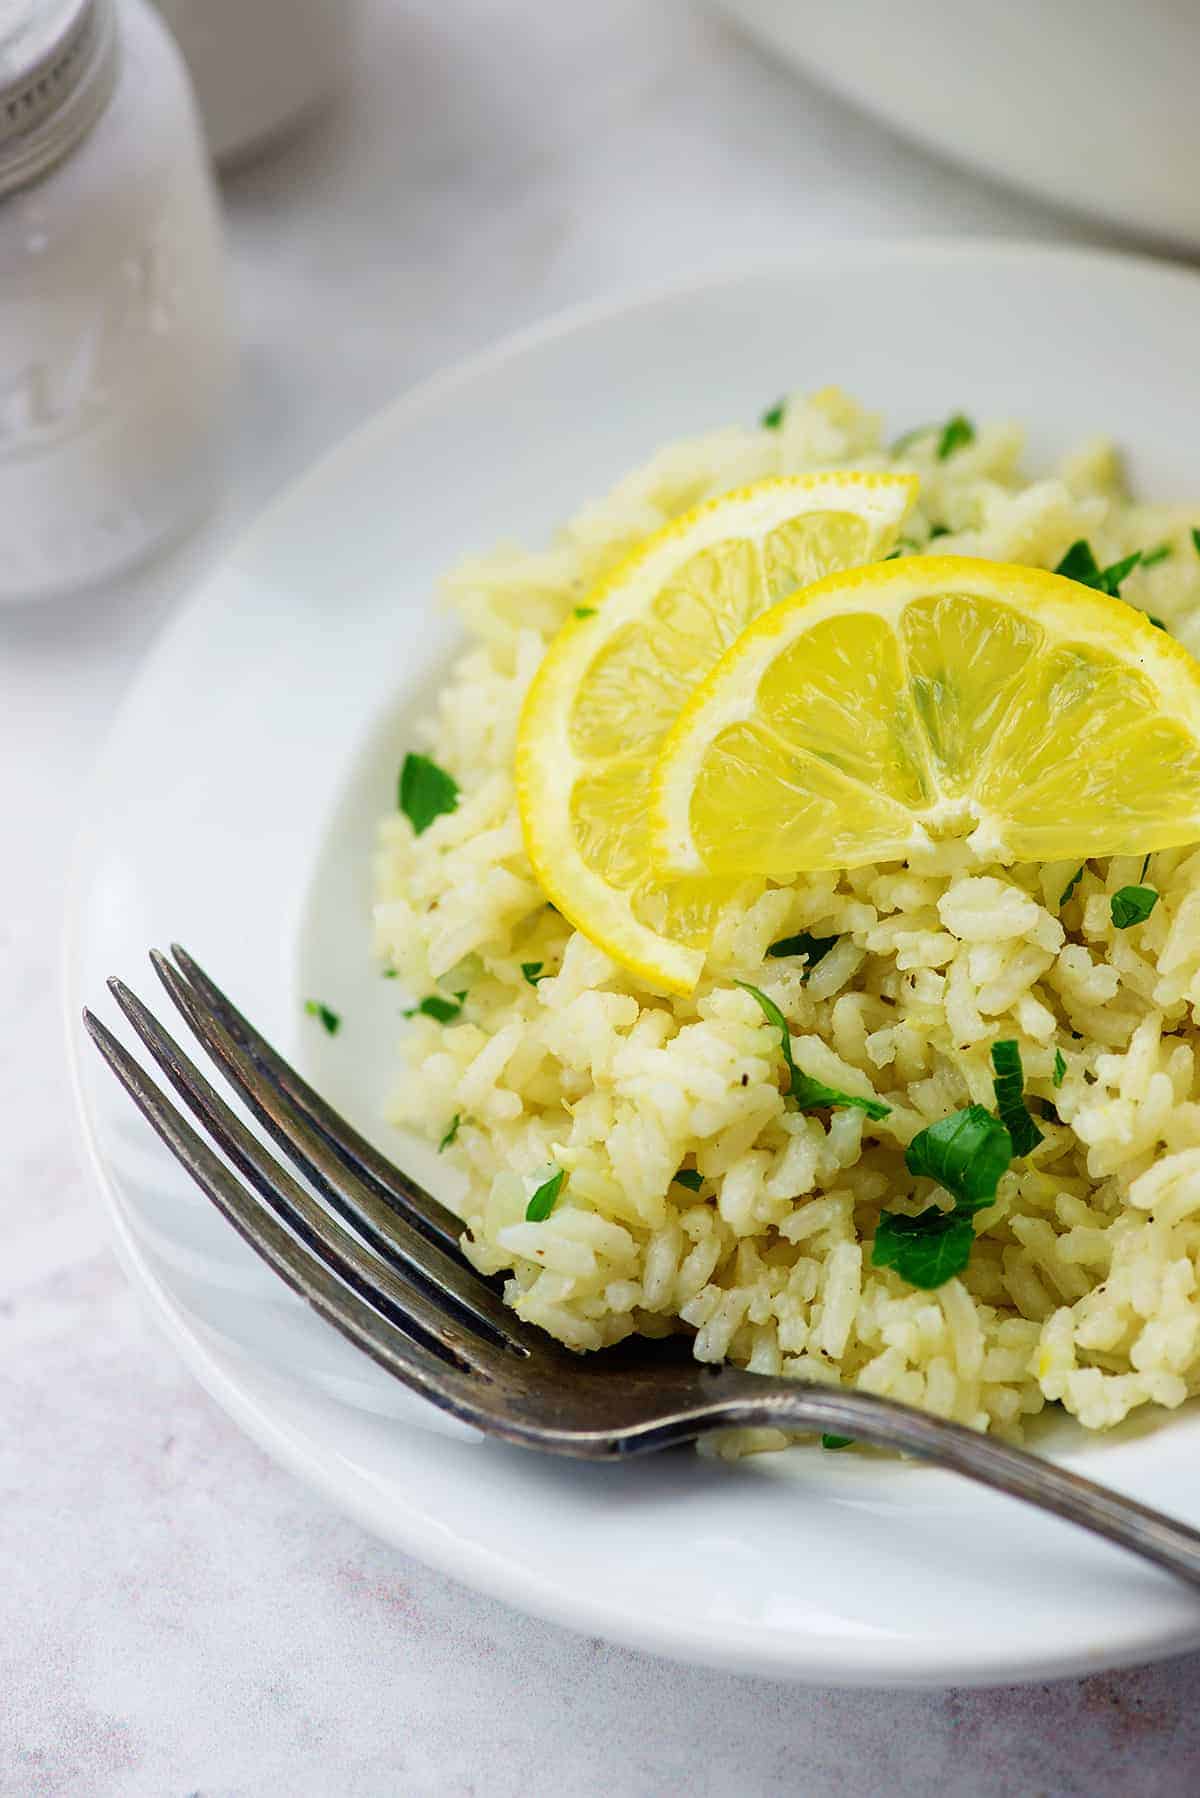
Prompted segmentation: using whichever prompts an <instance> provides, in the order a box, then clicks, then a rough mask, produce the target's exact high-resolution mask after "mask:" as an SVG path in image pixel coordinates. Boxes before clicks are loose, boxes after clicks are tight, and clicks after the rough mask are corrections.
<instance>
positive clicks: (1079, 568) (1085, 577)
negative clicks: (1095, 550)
mask: <svg viewBox="0 0 1200 1798" xmlns="http://www.w3.org/2000/svg"><path fill="white" fill-rule="evenodd" d="M1141 559H1142V552H1141V550H1140V549H1135V550H1134V552H1133V554H1132V555H1131V556H1125V557H1124V558H1123V559H1122V560H1121V561H1120V562H1112V563H1110V564H1109V566H1108V567H1107V568H1101V567H1100V565H1099V564H1098V562H1097V561H1096V558H1095V556H1094V555H1093V554H1092V546H1091V544H1090V543H1089V542H1088V540H1087V538H1086V537H1080V538H1078V539H1077V540H1076V541H1075V542H1074V543H1072V545H1071V547H1070V549H1069V550H1068V551H1067V553H1066V555H1065V556H1064V557H1063V559H1062V561H1061V562H1060V563H1059V564H1058V567H1057V568H1056V569H1055V570H1054V572H1055V574H1062V575H1065V576H1066V578H1067V580H1069V581H1078V582H1079V585H1080V586H1081V587H1094V588H1095V590H1096V592H1097V593H1107V594H1108V595H1109V597H1110V598H1111V599H1120V597H1121V582H1122V581H1123V580H1124V579H1125V577H1126V576H1127V575H1130V574H1132V573H1133V571H1134V569H1135V568H1136V567H1137V565H1138V563H1139V562H1140V561H1141Z"/></svg>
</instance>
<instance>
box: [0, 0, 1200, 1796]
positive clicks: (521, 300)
mask: <svg viewBox="0 0 1200 1798" xmlns="http://www.w3.org/2000/svg"><path fill="white" fill-rule="evenodd" d="M225 198H226V204H227V212H228V221H229V236H230V251H231V256H232V262H233V273H234V284H235V290H236V297H237V302H238V308H239V328H240V335H241V342H242V346H243V364H242V366H243V379H242V382H241V386H240V393H239V401H238V407H237V416H236V420H235V441H234V446H233V452H232V470H231V475H232V478H231V482H230V497H229V500H228V502H227V504H226V506H225V509H224V511H223V513H222V514H221V516H220V517H219V518H218V519H217V520H216V521H215V522H214V524H213V525H212V527H211V528H210V530H209V532H208V533H207V535H206V538H205V540H204V541H203V542H201V543H198V544H193V545H191V546H189V548H188V550H186V551H185V552H184V553H183V554H182V555H180V556H177V557H176V558H175V559H174V560H173V561H172V562H170V563H168V564H166V565H161V566H159V567H158V568H156V569H153V570H151V571H149V572H148V573H147V574H146V575H145V576H144V577H143V578H141V579H139V580H138V581H136V582H132V583H127V584H126V585H125V586H124V587H123V588H122V591H121V592H120V593H119V594H108V595H99V596H92V597H89V598H87V599H84V600H80V601H77V602H74V603H72V604H71V605H68V606H61V607H55V608H50V609H43V610H41V611H38V612H35V613H32V614H30V615H27V616H18V617H11V618H8V619H4V620H0V769H2V770H3V773H2V774H0V842H3V843H4V844H5V845H6V848H7V855H6V857H5V871H6V889H7V890H6V894H5V901H6V902H5V905H4V907H3V911H2V913H0V990H2V991H3V993H4V1009H5V1017H6V1019H7V1027H6V1028H5V1029H4V1030H3V1031H2V1032H0V1125H2V1140H3V1143H4V1154H3V1164H2V1171H0V1232H2V1239H3V1244H4V1249H3V1254H2V1255H0V1345H2V1346H0V1395H2V1396H0V1492H2V1494H3V1517H4V1523H3V1526H2V1528H0V1793H3V1794H4V1795H5V1798H8V1795H12V1798H34V1795H35V1794H47V1795H52V1798H68V1795H69V1798H90V1795H97V1798H100V1795H108V1794H114V1795H119V1798H158V1795H160V1794H177V1795H179V1798H183V1795H185V1794H203V1795H204V1798H217V1795H218V1794H221V1795H224V1794H259V1793H275V1792H283V1793H286V1794H288V1795H289V1798H308V1795H314V1798H326V1795H330V1798H341V1795H343V1794H344V1795H346V1798H384V1795H390V1794H404V1795H410V1794H411V1795H417V1794H436V1795H438V1798H441V1795H446V1798H449V1795H451V1794H468V1793H479V1794H486V1795H487V1798H507V1795H508V1794H512V1795H513V1798H516V1795H517V1794H520V1795H521V1798H529V1795H530V1794H540V1793H543V1792H544V1793H550V1792H554V1793H556V1794H558V1795H559V1798H571V1795H574V1794H593V1793H601V1792H602V1793H604V1794H605V1798H632V1795H641V1794H657V1793H667V1792H676V1791H678V1792H687V1793H689V1794H695V1795H696V1798H703V1795H708V1794H712V1795H723V1794H726V1793H731V1794H732V1793H738V1794H746V1793H750V1794H758V1793H775V1792H779V1793H785V1792H786V1793H792V1792H795V1793H804V1794H824V1793H833V1792H837V1793H839V1794H845V1795H846V1798H856V1795H858V1794H862V1795H863V1798H874V1795H875V1794H878V1793H880V1792H882V1791H884V1790H886V1789H889V1788H890V1789H892V1790H898V1791H901V1792H903V1793H905V1794H910V1793H914V1794H919V1793H926V1792H930V1793H932V1792H937V1793H939V1794H952V1793H962V1794H986V1795H987V1798H999V1795H1000V1794H1013V1795H1017V1794H1021V1795H1024V1794H1029V1793H1044V1794H1059V1793H1062V1794H1076V1793H1077V1794H1086V1795H1088V1798H1105V1795H1107V1794H1114V1793H1137V1794H1139V1795H1145V1798H1151V1795H1154V1794H1180V1795H1181V1798H1182V1795H1184V1794H1191V1793H1194V1792H1196V1791H1198V1790H1200V1723H1198V1722H1197V1713H1196V1708H1195V1704H1194V1692H1195V1685H1194V1682H1195V1681H1196V1679H1197V1677H1198V1676H1200V1658H1195V1659H1189V1660H1182V1661H1176V1662H1174V1663H1170V1664H1168V1665H1164V1666H1160V1667H1157V1668H1152V1669H1147V1670H1141V1671H1135V1672H1129V1673H1124V1674H1119V1675H1104V1676H1100V1677H1096V1678H1092V1679H1089V1680H1085V1681H1082V1682H1074V1683H1064V1684H1061V1685H1055V1686H1037V1687H1030V1688H1027V1689H1017V1690H1005V1691H996V1692H956V1691H953V1690H951V1691H941V1692H930V1693H927V1694H920V1693H904V1694H894V1693H862V1692H848V1693H847V1692H831V1691H813V1690H805V1689H800V1688H793V1687H788V1686H781V1685H774V1684H772V1683H770V1682H768V1681H763V1680H743V1679H737V1678H733V1677H730V1676H726V1675H722V1674H719V1673H714V1672H707V1671H700V1670H695V1669H690V1668H680V1667H675V1666H671V1665H668V1664H667V1663H664V1662H660V1661H656V1660H653V1659H651V1658H648V1657H645V1656H640V1655H637V1654H634V1653H629V1652H626V1651H624V1650H620V1649H615V1648H610V1647H608V1646H606V1645H605V1644H603V1643H601V1642H598V1641H594V1640H587V1639H584V1638H582V1637H576V1636H572V1635H569V1634H567V1633H565V1632H563V1631H561V1630H558V1629H555V1628H551V1627H549V1626H548V1625H545V1624H542V1623H538V1622H534V1621H530V1620H529V1619H526V1618H523V1617H521V1616H518V1615H517V1614H515V1613H513V1612H511V1611H508V1610H506V1609H504V1608H503V1607H501V1606H499V1605H497V1604H495V1603H492V1602H490V1601H487V1600H484V1599H481V1598H478V1597H475V1596H474V1595H473V1594H471V1593H469V1592H466V1591H464V1590H462V1589H461V1588H460V1587H458V1586H457V1585H455V1584H453V1583H452V1582H451V1581H449V1580H447V1579H444V1578H442V1577H441V1576H439V1575H436V1574H433V1573H430V1572H427V1571H426V1570H425V1569H424V1568H422V1567H421V1566H419V1565H417V1564H415V1563H413V1562H410V1561H407V1560H405V1559H404V1557H403V1556H401V1555H400V1554H398V1553H396V1552H394V1551H393V1550H391V1549H389V1548H386V1547H384V1546H383V1545H381V1544H380V1543H378V1542H375V1541H373V1540H371V1539H370V1538H369V1537H367V1536H365V1535H363V1534H362V1532H361V1531H360V1530H359V1529H358V1528H357V1527H356V1526H355V1525H353V1524H352V1523H350V1522H348V1521H346V1520H344V1519H343V1518H341V1517H339V1516H336V1515H332V1514H330V1513H329V1512H328V1510H326V1508H325V1507H324V1506H323V1505H322V1504H321V1503H320V1502H318V1500H317V1499H315V1498H314V1497H313V1496H311V1495H310V1494H309V1493H308V1492H307V1491H306V1490H304V1489H303V1488H302V1487H300V1486H298V1485H297V1484H296V1482H295V1481H294V1480H293V1479H291V1478H290V1477H289V1476H288V1475H286V1474H284V1473H282V1472H281V1471H279V1470H278V1469H277V1468H276V1467H274V1466H273V1465H272V1464H271V1463H270V1462H269V1461H267V1460H266V1459H265V1457H264V1456H263V1455H262V1454H261V1453H260V1452H259V1451H258V1450H257V1449H256V1448H255V1447H254V1446H252V1444H250V1443H249V1442H248V1441H247V1440H246V1439H245V1438H243V1437H242V1436H241V1435H240V1434H239V1433H238V1431H237V1430H236V1429H235V1428H234V1426H233V1425H232V1424H231V1423H230V1422H228V1421H227V1419H226V1418H225V1417H224V1416H223V1415H222V1414H221V1413H220V1412H218V1411H217V1410H216V1409H215V1408H214V1406H213V1405H212V1404H211V1403H210V1401H209V1400H208V1399H207V1398H206V1397H205V1396H204V1395H203V1394H202V1393H201V1392H200V1391H199V1390H198V1389H197V1387H196V1386H195V1385H194V1384H193V1382H192V1380H191V1379H190V1377H189V1376H188V1375H186V1374H185V1373H184V1372H183V1371H182V1369H181V1368H180V1367H179V1365H178V1364H177V1363H176V1361H175V1359H174V1356H173V1354H172V1352H171V1351H170V1350H169V1349H168V1348H167V1347H166V1346H165V1344H164V1343H163V1342H162V1341H160V1340H159V1339H158V1337H157V1336H156V1335H155V1334H153V1333H152V1331H151V1330H150V1328H149V1327H148V1326H147V1324H146V1323H145V1322H144V1321H143V1320H142V1318H141V1316H140V1313H139V1310H138V1305H137V1302H136V1301H135V1299H134V1297H133V1295H132V1294H131V1292H130V1291H129V1290H128V1288H127V1287H126V1285H125V1282H124V1279H123V1277H122V1275H121V1274H120V1272H119V1271H118V1269H117V1267H116V1265H115V1263H114V1261H113V1258H112V1256H111V1254H110V1252H109V1250H108V1247H107V1245H106V1242H105V1239H104V1232H103V1226H102V1224H101V1221H100V1219H99V1216H98V1212H97V1208H96V1207H95V1205H94V1204H93V1202H92V1200H91V1198H90V1195H89V1193H88V1190H87V1185H86V1182H85V1179H84V1176H83V1174H82V1172H81V1170H80V1167H79V1164H78V1161H77V1157H76V1152H75V1148H74V1144H73V1140H72V1133H71V1128H70V1124H69V1118H68V1105H69V1101H68V1095H67V1091H66V1081H65V1074H64V1070H63V1057H62V1049H61V1024H60V1020H59V1015H58V1010H59V1008H58V1003H57V990H56V989H57V973H56V963H57V954H58V944H57V938H58V928H59V924H58V920H59V914H60V911H61V905H62V889H63V883H64V874H65V868H66V863H67V856H68V846H69V840H70V832H71V828H72V825H73V823H74V821H75V815H76V811H77V805H78V793H79V788H80V783H81V780H82V778H83V777H84V775H85V773H86V770H87V767H88V764H89V761H90V759H91V756H92V754H93V751H94V749H95V746H96V744H97V742H98V741H99V739H100V737H101V735H102V733H103V731H104V729H105V727H106V725H107V723H108V721H109V719H110V717H111V715H112V713H113V711H114V709H115V708H116V706H117V705H118V703H119V701H120V699H121V696H122V693H123V691H124V690H125V688H126V687H127V685H128V683H129V682H130V680H131V678H132V677H133V674H134V672H135V669H136V666H137V663H138V661H139V659H140V658H141V656H142V654H143V653H144V651H145V649H146V647H147V645H148V643H149V642H150V640H151V639H152V637H153V635H154V633H155V631H156V630H157V628H158V627H159V625H160V624H161V623H162V621H163V620H164V618H165V617H166V615H167V614H168V612H169V611H170V609H171V608H172V607H173V606H174V605H175V604H176V603H177V602H178V600H179V597H180V592H181V589H182V587H183V586H184V585H185V584H186V578H187V575H188V573H189V571H190V570H191V569H192V568H193V567H194V565H195V562H196V560H197V559H198V558H200V557H202V556H203V555H204V554H206V553H211V550H212V548H213V546H214V545H215V544H216V543H219V541H220V539H221V538H222V536H223V535H224V534H225V533H227V532H228V531H230V530H232V529H234V528H236V526H237V525H238V524H240V523H241V522H242V521H243V520H244V519H245V518H246V517H247V516H248V515H249V514H250V513H252V512H253V511H254V510H255V509H256V508H257V507H258V506H259V505H260V504H261V502H262V501H263V500H264V499H265V498H266V497H267V496H268V495H269V494H270V493H271V492H273V491H275V490H276V489H277V488H278V487H279V486H281V485H282V484H283V483H284V482H285V481H286V480H287V479H288V478H289V477H290V476H291V475H292V474H293V473H295V472H296V471H297V470H298V469H300V468H301V467H302V466H303V465H304V464H305V463H306V462H308V461H309V460H310V459H311V458H312V457H313V456H314V455H315V454H316V453H317V452H318V451H320V450H321V449H322V448H324V447H325V446H326V445H328V444H329V443H331V442H332V441H333V440H334V439H336V438H337V437H338V436H340V435H341V434H342V433H343V432H344V431H345V430H346V429H348V428H349V427H351V426H352V425H354V424H355V423H356V422H357V421H358V420H359V419H361V418H362V417H363V416H364V415H365V414H366V413H367V412H368V411H369V410H371V409H372V407H374V406H375V405H376V404H378V402H379V401H380V400H381V399H382V398H384V397H386V396H387V395H389V394H390V393H392V392H393V391H396V390H398V389H400V388H402V387H403V386H404V385H406V384H407V383H409V382H410V381H412V380H413V379H415V378H417V377H419V376H421V375H423V374H425V373H426V372H427V371H429V370H430V369H432V368H434V367H437V366H438V365H440V364H444V363H446V362H447V361H449V360H451V359H453V358H455V357H457V356H458V355H460V354H461V353H463V352H465V351H468V350H470V349H473V348H476V347H478V346H479V345H481V344H483V343H484V342H486V341H487V340H489V339H491V338H493V337H495V336H497V335H499V334H502V333H503V332H506V331H508V330H509V329H511V328H513V327H514V326H517V325H519V324H522V323H524V322H526V321H528V320H530V319H533V318H536V317H539V316H542V315H544V314H545V313H547V312H549V311H551V310H553V309H555V308H556V307H558V306H559V305H561V304H564V303H568V302H570V301H573V300H576V299H580V298H584V297H588V296H590V295H592V294H595V293H603V292H606V291H611V290H613V289H617V288H628V287H630V286H633V285H636V284H637V283H639V282H641V281H643V280H653V279H658V278H661V277H662V276H664V275H669V274H675V273H679V272H681V271H690V270H696V269H702V268H705V267H708V266H712V265H714V264H717V263H720V262H723V261H727V260H728V259H729V258H730V257H731V256H735V255H738V254H742V253H758V252H775V251H779V250H781V249H786V248H788V247H790V246H797V245H802V244H807V243H812V242H814V241H818V242H819V241H821V240H822V239H829V238H845V237H857V236H864V235H880V234H887V235H907V234H930V233H1003V234H1006V235H1021V236H1026V237H1054V238H1063V237H1066V238H1073V237H1074V238H1081V237H1083V236H1084V235H1085V232H1084V229H1083V228H1082V227H1080V226H1078V225H1076V224H1075V223H1073V222H1072V221H1068V220H1064V219H1063V218H1061V217H1060V216H1058V215H1056V214H1054V213H1051V212H1049V211H1044V210H1041V209H1039V208H1038V207H1037V206H1036V205H1034V204H1033V203H1032V202H1028V201H1025V200H1021V199H1018V198H1015V197H1013V196H1011V195H1008V194H1005V193H1002V192H1000V191H999V190H996V189H991V188H988V187H986V186H984V185H983V184H981V183H979V182H977V181H975V180H974V179H971V178H969V177H967V176H965V175H961V174H958V173H955V172H953V171H949V170H947V169H945V168H943V167H941V166H939V165H937V164H935V163H934V162H932V161H930V160H929V159H927V158H926V157H924V156H923V155H922V154H920V153H919V152H918V151H916V150H913V149H911V148H909V147H908V146H907V145H905V144H902V143H900V142H898V141H897V140H896V139H894V138H893V137H891V136H890V135H889V134H888V133H886V132H884V131H883V130H881V129H879V128H878V127H876V126H875V125H873V124H872V123H870V122H869V121H867V120H865V119H864V118H862V117H861V116H859V115H857V114H855V113H852V112H849V111H847V110H846V109H844V108H843V107H842V106H840V105H839V104H838V103H837V102H835V101H834V100H832V99H830V98H829V97H828V96H826V95H824V94H822V93H821V92H819V91H818V90H816V89H815V88H810V87H807V86H805V85H804V84H803V83H801V82H799V81H797V80H794V79H793V78H791V77H790V76H788V75H786V74H785V73H784V72H783V71H782V70H780V69H778V68H776V67H775V66H774V65H773V64H771V63H770V62H768V61H767V60H766V59H764V58H762V57H761V56H760V55H759V54H758V53H757V52H756V51H755V50H754V49H753V48H752V47H751V46H750V45H748V44H747V43H746V42H744V41H743V40H741V39H740V38H738V37H737V36H736V35H734V34H733V33H731V32H730V31H729V30H728V29H727V28H725V27H724V26H722V25H721V24H719V23H717V22H716V21H715V20H714V19H712V18H711V17H710V16H709V15H708V14H707V13H705V12H702V11H697V10H694V9H693V8H692V7H690V6H688V5H686V4H683V0H659V3H658V4H656V5H655V6H654V7H647V6H644V5H642V4H640V3H639V0H591V4H589V5H587V6H584V5H582V4H580V5H578V6H574V5H571V6H560V7H556V8H554V7H541V6H538V5H537V4H536V3H535V0H490V3H489V0H457V3H456V4H455V5H454V6H452V7H451V6H442V5H438V4H436V0H407V3H403V0H391V3H389V0H374V3H373V4H369V5H367V6H366V7H365V8H364V15H363V21H362V31H361V38H360V42H359V46H358V50H357V53H356V56H355V59H354V69H353V76H352V80H351V82H350V84H349V86H348V89H347V91H346V92H345V93H344V95H343V96H342V98H341V99H340V101H339V102H338V103H337V104H336V105H335V106H334V107H333V108H332V109H331V110H330V111H329V113H328V114H327V115H326V116H325V117H323V118H322V119H321V120H319V121H318V122H317V123H316V124H315V125H314V126H313V127H312V128H311V129H310V130H309V131H308V132H307V133H306V134H305V135H304V136H303V137H301V138H299V139H298V140H296V141H295V142H293V143H292V144H290V145H288V146H286V147H285V148H283V149H280V150H279V151H277V152H276V153H275V154H274V155H273V156H271V157H270V158H269V159H267V160H265V161H263V162H261V163H259V164H258V165H257V166H255V167H254V168H252V169H249V170H247V171H245V172H244V173H242V174H241V175H240V176H238V177H237V178H235V179H232V180H230V181H229V182H227V184H226V188H225ZM1091 235H1093V236H1094V235H1095V233H1092V234H1091ZM331 344H336V346H337V353H336V355H331V354H330V345H331Z"/></svg>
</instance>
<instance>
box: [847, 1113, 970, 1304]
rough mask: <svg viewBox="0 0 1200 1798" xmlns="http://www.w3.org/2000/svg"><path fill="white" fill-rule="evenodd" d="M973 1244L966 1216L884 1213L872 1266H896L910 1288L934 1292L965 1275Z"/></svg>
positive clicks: (954, 1213) (933, 1212) (935, 1211)
mask: <svg viewBox="0 0 1200 1798" xmlns="http://www.w3.org/2000/svg"><path fill="white" fill-rule="evenodd" d="M984 1115H985V1116H986V1115H987V1114H986V1112H985V1113H984ZM974 1241H975V1228H974V1225H973V1224H972V1222H971V1219H970V1215H969V1214H967V1213H962V1212H959V1211H957V1210H955V1211H940V1210H939V1209H938V1207H937V1206H936V1205H931V1206H930V1207H929V1209H928V1210H926V1211H919V1212H918V1213H917V1215H916V1217H904V1216H902V1215H901V1214H900V1213H899V1212H896V1211H885V1212H883V1214H882V1215H881V1217H880V1219H879V1224H878V1226H877V1228H876V1231H875V1244H874V1247H873V1248H872V1250H871V1266H872V1267H894V1268H895V1270H896V1272H897V1273H898V1274H899V1275H900V1278H901V1279H902V1280H907V1281H908V1283H909V1285H910V1286H919V1287H920V1288H921V1290H922V1291H924V1292H932V1291H933V1290H934V1289H935V1288H936V1287H938V1286H944V1285H945V1284H946V1281H947V1280H952V1279H953V1278H954V1276H955V1274H961V1273H962V1271H963V1269H964V1267H966V1265H967V1262H968V1261H969V1260H970V1259H971V1247H972V1244H973V1243H974Z"/></svg>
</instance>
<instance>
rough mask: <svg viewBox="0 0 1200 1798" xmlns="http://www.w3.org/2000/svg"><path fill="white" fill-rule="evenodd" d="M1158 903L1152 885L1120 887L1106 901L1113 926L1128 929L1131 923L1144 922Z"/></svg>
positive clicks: (1156, 894)
mask: <svg viewBox="0 0 1200 1798" xmlns="http://www.w3.org/2000/svg"><path fill="white" fill-rule="evenodd" d="M1157 904H1158V893H1157V892H1156V891H1155V889H1154V888H1153V887H1120V888H1118V890H1117V891H1116V892H1115V893H1114V894H1113V896H1112V898H1111V899H1110V900H1109V902H1108V909H1109V912H1110V914H1111V916H1112V921H1113V926H1114V928H1115V929H1117V930H1128V929H1129V927H1130V926H1131V925H1132V924H1144V923H1145V922H1146V919H1147V918H1148V917H1149V916H1150V913H1151V912H1152V911H1153V910H1154V908H1155V906H1156V905H1157Z"/></svg>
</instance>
